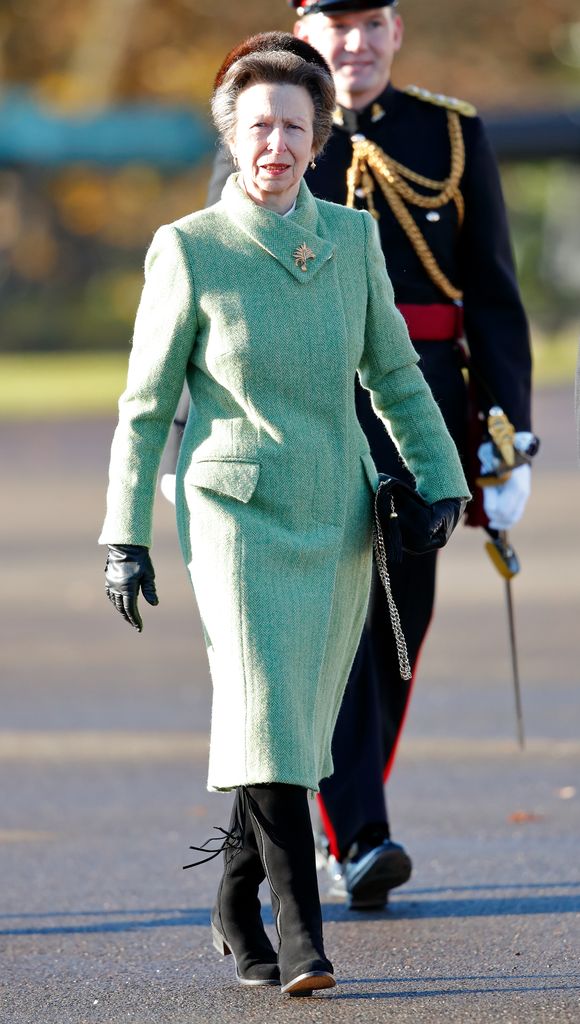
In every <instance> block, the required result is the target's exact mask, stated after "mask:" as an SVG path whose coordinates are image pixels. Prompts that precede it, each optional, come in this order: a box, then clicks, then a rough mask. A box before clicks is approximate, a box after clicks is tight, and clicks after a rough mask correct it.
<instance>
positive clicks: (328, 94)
mask: <svg viewBox="0 0 580 1024" xmlns="http://www.w3.org/2000/svg"><path fill="white" fill-rule="evenodd" d="M264 36H266V37H270V38H271V37H272V36H274V37H282V39H283V41H285V37H286V36H288V39H289V40H292V45H291V46H290V45H289V46H288V47H287V48H286V47H285V48H280V49H264V48H263V47H261V48H260V47H259V46H255V48H252V50H251V51H250V52H248V51H247V49H245V47H244V44H241V45H240V47H237V48H236V49H237V50H238V52H239V51H241V52H242V54H243V55H242V56H240V57H237V58H236V59H235V60H233V61H230V62H229V63H228V59H229V56H230V55H228V57H226V60H225V62H224V65H222V68H221V69H220V72H218V76H217V79H216V83H217V88H216V89H215V91H214V94H213V96H212V101H211V111H212V116H213V120H214V124H215V126H216V128H217V130H218V132H219V134H220V136H221V138H222V140H223V141H224V142H226V143H227V142H231V140H232V139H233V136H234V133H235V128H236V118H237V101H238V97H239V95H240V93H242V92H243V91H244V89H246V88H247V87H248V86H250V85H258V84H260V83H270V84H274V85H298V86H301V87H302V88H303V89H306V91H307V93H308V95H309V96H310V98H311V100H312V104H313V106H314V120H313V149H314V152H315V153H316V154H318V153H320V151H321V150H322V149H323V148H324V146H325V144H326V142H327V140H328V137H329V135H330V133H331V131H332V117H333V114H334V110H335V107H336V93H335V89H334V82H333V80H332V73H331V71H330V68H329V67H328V65H327V64H326V62H325V60H324V58H323V57H322V56H321V55H320V54H319V53H318V51H317V50H315V49H314V48H313V47H311V46H310V45H309V44H308V43H305V42H304V41H302V40H300V41H298V40H297V39H296V38H295V37H294V36H291V35H290V34H289V33H283V32H279V33H278V32H277V33H264ZM260 39H261V37H260V36H256V37H253V39H252V40H251V41H250V40H248V42H258V41H259V40H260ZM276 42H277V40H276V39H275V38H274V39H272V41H271V44H270V45H273V46H276ZM298 42H300V46H301V48H302V49H304V47H307V51H306V53H308V51H312V55H313V56H312V59H305V56H301V55H299V53H298V52H296V50H297V46H296V44H297V43H298ZM234 52H235V51H234ZM224 66H225V67H226V70H225V73H223V70H224Z"/></svg>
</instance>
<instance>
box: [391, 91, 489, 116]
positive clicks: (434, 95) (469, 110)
mask: <svg viewBox="0 0 580 1024" xmlns="http://www.w3.org/2000/svg"><path fill="white" fill-rule="evenodd" d="M403 92H405V93H406V94H407V96H413V97H414V98H415V99H416V100H423V102H424V103H432V104H433V105H434V106H435V107H445V109H446V110H453V111H455V113H456V114H463V116H464V117H475V115H476V114H477V109H476V108H475V107H474V106H473V103H468V102H467V100H458V99H456V98H455V97H454V96H443V94H442V93H440V92H429V90H428V89H421V88H420V87H419V86H418V85H408V86H407V87H406V89H403Z"/></svg>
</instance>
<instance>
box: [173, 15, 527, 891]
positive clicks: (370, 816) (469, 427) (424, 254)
mask: <svg viewBox="0 0 580 1024" xmlns="http://www.w3.org/2000/svg"><path fill="white" fill-rule="evenodd" d="M295 6H296V5H295ZM327 6H329V5H327ZM335 6H336V5H335ZM344 6H345V7H346V6H352V4H350V5H346V4H345V5H344ZM360 6H363V5H360ZM364 6H368V5H364ZM377 6H378V4H377ZM309 9H311V5H310V7H309ZM231 169H232V167H231V163H230V160H229V156H227V155H226V154H225V153H221V154H220V155H219V156H218V158H217V160H216V164H215V167H214V174H213V177H212V181H211V184H210V189H209V196H208V202H210V203H211V202H214V201H216V200H217V199H218V198H219V196H220V194H221V189H222V187H223V184H224V181H225V179H226V177H227V176H228V174H229V173H230V171H231ZM306 180H307V183H308V185H309V187H310V189H311V190H312V192H313V193H314V195H315V196H317V197H319V198H323V199H326V200H330V201H332V202H336V203H340V204H345V203H349V204H350V205H354V206H356V207H359V208H363V209H370V210H371V212H374V214H375V215H376V216H377V218H378V226H379V231H380V237H381V242H382V247H383V251H384V254H385V259H386V264H387V269H388V271H389V275H390V277H391V280H392V282H393V285H394V289H395V297H396V301H397V305H398V306H399V308H400V309H401V311H402V313H403V315H404V317H405V319H406V320H407V324H408V326H409V332H410V335H411V339H412V341H413V343H414V345H415V347H416V349H417V351H418V353H419V355H420V358H421V363H420V365H421V367H422V369H423V372H424V374H425V377H426V379H427V381H428V382H429V384H430V386H431V389H432V391H433V393H434V395H435V397H436V399H437V401H438V403H439V405H440V407H441V410H442V412H443V415H444V418H445V421H446V423H447V426H448V428H449V430H450V432H451V434H452V436H453V438H454V440H455V442H456V444H457V447H458V449H459V451H460V453H461V455H462V457H463V459H464V461H465V463H466V465H467V463H468V461H469V456H468V451H469V449H470V447H471V448H472V449H473V450H475V447H476V444H475V442H477V441H479V440H480V439H481V437H480V436H479V437H478V436H472V437H471V442H472V443H471V446H470V434H471V435H473V429H474V423H475V425H476V433H479V435H481V434H482V433H483V425H482V424H480V426H479V427H477V421H476V420H474V415H473V414H474V411H475V412H477V411H478V410H479V411H480V414H482V413H483V414H484V413H486V412H487V410H488V408H489V406H490V404H492V403H497V404H499V405H501V406H502V407H503V409H504V410H505V412H506V413H507V415H508V416H509V418H510V420H511V422H512V423H513V424H514V425H515V427H516V429H517V430H520V431H521V430H528V429H529V426H530V386H531V385H530V376H531V360H530V349H529V339H528V328H527V322H526V317H525V314H524V311H523V308H522V304H521V301H520V297H519V293H518V288H517V284H516V279H515V272H514V267H513V261H512V256H511V250H510V242H509V235H508V227H507V220H506V213H505V208H504V202H503V198H502V193H501V187H500V182H499V176H498V171H497V166H496V161H495V158H494V156H493V153H492V151H491V148H490V145H489V143H488V141H487V138H486V135H485V131H484V128H483V125H482V123H481V121H480V119H479V118H478V117H477V116H476V114H475V111H474V110H473V109H472V108H470V107H469V105H467V104H461V103H459V102H458V101H453V100H449V99H446V98H444V97H437V96H432V95H431V94H428V93H425V92H423V91H422V90H417V89H411V90H409V91H401V90H399V89H396V88H394V87H393V86H392V85H389V86H388V87H387V88H386V90H385V91H384V92H383V93H382V94H381V95H380V96H378V97H377V98H376V99H375V101H374V102H373V103H371V104H370V105H369V106H368V107H367V108H366V109H365V110H363V111H360V112H355V111H353V110H349V109H343V108H338V109H337V112H336V116H335V127H334V131H333V133H332V136H331V138H330V141H329V143H328V145H327V147H326V149H325V151H324V154H323V155H322V156H321V157H320V158H318V161H317V166H316V168H315V169H313V170H309V171H308V172H307V175H306ZM463 331H464V333H465V338H466V339H467V342H468V345H469V349H470V353H471V386H470V387H468V385H467V383H466V380H465V376H464V373H463V359H464V355H463V345H462V344H460V343H459V340H458V339H459V338H460V337H462V335H463ZM355 387H356V399H357V410H358V415H359V419H360V422H361V424H362V426H363V429H364V430H365V433H366V435H367V437H368V439H369V442H370V445H371V450H372V454H373V457H374V460H375V463H376V465H377V467H378V469H379V471H383V472H389V473H392V474H394V475H397V476H400V477H405V476H408V473H407V470H406V468H405V466H404V465H403V463H402V461H401V459H400V457H399V455H398V453H397V450H396V448H395V446H394V444H393V443H392V441H391V439H390V437H389V436H388V435H387V433H386V432H385V430H384V428H383V426H382V424H381V423H380V421H379V420H378V419H377V417H376V416H375V414H374V412H373V410H372V408H371V405H370V400H369V397H368V394H367V393H366V392H365V391H364V390H363V389H362V387H361V386H360V384H359V382H358V381H357V382H356V383H355ZM470 403H471V411H470ZM178 417H179V413H178ZM475 521H477V519H475ZM435 571H436V556H435V555H424V556H420V557H413V556H411V555H405V556H404V558H403V562H402V564H401V565H400V566H395V567H393V569H392V573H391V576H392V585H393V593H394V596H395V600H396V603H397V606H398V609H399V613H400V617H401V621H402V625H403V630H404V633H405V637H406V640H407V647H408V650H409V656H410V661H411V666H412V669H413V678H414V676H415V674H416V670H417V665H418V660H419V654H420V650H421V646H422V643H423V640H424V638H425V635H426V632H427V629H428V626H429V622H430V619H431V616H432V613H433V603H434V594H435ZM412 682H413V679H412V680H411V682H410V683H408V682H404V681H403V680H402V679H401V677H400V673H399V667H398V660H397V653H396V649H395V644H394V640H393V635H392V632H391V627H390V624H389V616H388V612H387V608H386V602H385V597H384V592H383V590H382V587H381V585H380V583H379V581H378V578H377V579H375V581H374V585H373V589H372V594H371V601H370V606H369V611H368V617H367V623H366V626H365V630H364V632H363V636H362V639H361V644H360V647H359V650H358V653H357V657H356V659H355V663H354V665H353V668H352V671H351V675H350V679H349V684H348V687H347V691H346V695H345V699H344V702H343V705H342V709H341V713H340V715H339V719H338V723H337V727H336V731H335V734H334V740H333V747H332V750H333V759H334V768H335V770H334V774H333V776H332V777H331V778H330V779H327V780H324V781H323V782H322V784H321V793H320V797H319V801H320V810H321V815H322V819H323V823H324V827H325V830H326V833H327V836H328V839H329V844H330V850H331V852H332V853H333V854H334V855H335V856H336V857H338V858H340V859H342V858H344V857H345V855H346V854H347V852H348V850H349V847H350V845H351V843H353V841H354V840H355V839H356V838H357V836H358V837H360V836H361V835H364V834H365V833H370V832H372V831H377V830H378V834H379V836H380V835H384V836H388V834H389V826H388V820H387V812H386V806H385V797H384V786H383V782H384V780H386V778H387V777H388V775H389V771H390V768H391V766H392V763H393V760H394V756H395V753H396V747H397V742H398V739H399V736H400V732H401V728H402V724H403V721H404V717H405V712H406V709H407V706H408V700H409V696H410V692H411V687H412ZM371 845H372V843H371ZM408 870H410V862H409V868H408V869H407V871H406V873H405V870H403V872H402V874H400V876H399V877H398V878H395V877H394V878H393V880H392V884H400V882H401V881H404V880H405V877H407V875H408ZM395 875H396V869H395ZM390 887H391V884H387V885H386V886H385V888H387V889H388V888H390ZM383 901H384V900H383Z"/></svg>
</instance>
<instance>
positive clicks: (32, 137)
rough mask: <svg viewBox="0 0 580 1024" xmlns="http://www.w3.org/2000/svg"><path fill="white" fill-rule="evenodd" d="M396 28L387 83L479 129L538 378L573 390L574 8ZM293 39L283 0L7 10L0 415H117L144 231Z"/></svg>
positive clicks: (485, 7)
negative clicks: (236, 72) (232, 92)
mask: <svg viewBox="0 0 580 1024" xmlns="http://www.w3.org/2000/svg"><path fill="white" fill-rule="evenodd" d="M401 12H402V14H403V16H404V19H405V23H406V27H407V40H406V45H405V46H404V48H403V51H402V53H401V54H400V55H399V57H398V59H397V62H396V66H395V75H394V79H395V84H397V85H400V86H404V85H406V84H409V83H416V84H418V85H421V86H424V87H426V88H430V89H432V90H434V91H440V92H444V93H448V94H450V95H456V96H460V97H462V98H465V99H469V100H471V101H472V102H474V103H475V104H476V105H477V106H478V108H479V109H480V111H481V112H482V113H483V114H484V116H485V117H486V119H487V122H488V125H489V129H490V132H491V135H492V139H493V142H494V145H495V147H496V150H497V152H498V155H499V157H500V161H501V167H502V175H503V182H504V187H505V191H506V197H507V201H508V206H509V213H510V218H511V223H512V229H513V239H514V246H515V250H516V258H517V265H518V270H519V276H520V280H521V284H522V289H523V293H524V299H525V303H526V307H527V309H528V312H529V314H530V317H531V320H532V325H533V334H534V346H535V349H536V362H537V369H538V374H539V379H541V380H542V381H543V380H549V381H554V380H555V381H558V382H561V381H563V380H566V379H567V378H568V377H569V376H570V373H571V368H572V363H573V360H574V357H575V348H576V339H577V336H578V332H579V322H580V305H579V302H578V297H579V295H580V12H579V9H578V4H577V0H535V2H534V3H533V4H531V3H530V2H529V0H501V2H500V0H472V2H470V3H469V4H465V2H464V0H440V2H439V3H437V4H424V3H418V2H417V0H404V2H402V3H401ZM291 24H292V12H291V11H290V9H289V8H288V7H287V5H286V3H285V2H284V0H276V2H274V3H273V2H272V0H246V2H244V3H243V4H235V3H232V2H230V0H213V2H212V3H211V4H206V3H202V2H201V0H83V2H79V0H4V2H3V4H2V6H1V8H0V79H1V82H2V90H1V94H0V310H1V324H2V327H1V331H0V361H1V362H0V366H1V374H0V409H1V410H3V411H4V415H10V416H14V415H24V416H29V415H30V414H40V415H44V414H46V413H50V412H56V413H59V412H67V411H70V412H71V413H76V412H78V411H79V410H82V411H84V412H86V413H88V412H91V411H94V412H106V411H108V410H111V409H113V407H114V402H115V399H116V396H117V394H118V392H119V390H120V388H121V387H122V381H123V375H124V369H125V362H126V354H127V350H128V347H129V343H130V337H131V330H132V321H133V317H134V312H135V308H136V304H137V301H138V296H139V292H140V288H141V282H142V263H143V256H144V253H145V251H146V248H147V246H148V243H149V241H150V239H151V236H152V233H153V231H154V230H155V228H156V227H157V226H158V225H159V224H160V223H163V222H166V221H170V220H173V219H174V218H176V217H180V216H183V215H184V214H186V213H188V212H190V211H191V210H193V209H196V208H199V207H200V206H203V204H204V199H205V190H206V182H207V178H208V173H209V168H210V165H211V161H212V155H213V151H214V145H215V140H214V136H213V133H212V130H211V128H210V126H209V120H208V96H209V93H210V90H211V83H212V79H213V75H214V73H215V70H216V68H217V67H218V66H219V64H220V62H221V60H222V58H223V55H224V54H225V52H226V51H227V49H228V48H229V47H230V46H231V45H232V44H233V43H235V42H237V41H238V40H239V39H240V38H242V37H244V36H245V35H247V34H249V33H251V32H254V31H259V30H265V29H271V28H279V27H282V28H290V26H291ZM96 354H98V357H99V358H98V359H95V355H96ZM87 366H88V367H90V380H88V379H87V374H86V368H87ZM47 374H48V375H49V379H50V380H51V388H50V389H47V388H46V386H45V384H46V380H47V377H46V375H47ZM83 382H84V383H83ZM0 415H1V412H0Z"/></svg>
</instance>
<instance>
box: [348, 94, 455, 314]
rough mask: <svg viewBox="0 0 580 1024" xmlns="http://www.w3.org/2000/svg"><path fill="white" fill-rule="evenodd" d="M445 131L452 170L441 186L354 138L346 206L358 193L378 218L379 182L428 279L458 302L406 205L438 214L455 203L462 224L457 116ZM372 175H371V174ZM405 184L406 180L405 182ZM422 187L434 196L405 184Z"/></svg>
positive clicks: (451, 115)
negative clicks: (437, 210)
mask: <svg viewBox="0 0 580 1024" xmlns="http://www.w3.org/2000/svg"><path fill="white" fill-rule="evenodd" d="M447 126H448V130H449V140H450V143H451V169H450V172H449V177H448V178H446V179H445V181H435V180H434V179H433V178H426V177H425V176H424V175H422V174H417V172H416V171H412V170H410V168H408V167H404V166H403V164H400V163H398V162H397V161H396V160H393V159H392V158H391V157H390V156H387V154H386V153H384V152H383V150H382V149H381V148H380V146H377V145H376V144H375V143H374V142H369V140H368V139H366V138H364V136H357V135H354V136H353V138H352V146H353V159H352V164H351V166H350V167H349V169H348V171H347V176H346V180H347V187H348V192H347V200H346V205H347V206H351V207H352V206H354V198H355V192H356V190H357V189H358V188H362V190H363V192H364V195H365V199H366V203H367V206H368V209H369V212H370V213H372V215H373V217H375V218H377V219H378V216H379V215H378V213H377V210H376V207H375V203H374V196H373V193H374V190H375V182H374V180H373V176H374V179H375V180H376V181H377V183H378V185H379V188H380V189H381V192H382V193H383V195H384V197H385V199H386V200H387V202H388V204H389V206H390V208H391V210H392V211H393V214H394V216H395V217H396V219H397V221H398V222H399V224H400V225H401V227H402V229H403V231H404V232H405V234H406V235H407V238H408V239H409V241H410V242H411V245H412V246H413V249H414V250H415V252H416V253H417V256H418V257H419V259H420V260H421V263H422V264H423V266H424V268H425V270H426V271H427V274H428V275H429V277H430V278H431V280H432V281H433V282H434V283H435V284H436V285H437V287H438V288H439V289H440V290H441V291H442V292H443V294H444V295H446V296H447V298H449V299H452V300H453V301H454V302H459V301H461V299H462V298H463V292H461V291H460V290H459V289H458V288H455V287H454V285H452V283H451V281H450V280H449V278H448V277H446V275H445V274H444V273H443V271H442V270H441V268H440V267H439V265H438V263H437V261H436V259H435V257H434V255H433V253H432V252H431V249H430V248H429V245H428V244H427V242H426V240H425V238H424V236H423V234H422V232H421V230H420V229H419V227H418V225H417V223H416V221H415V219H414V218H413V217H412V215H411V214H410V213H409V211H408V209H407V206H406V203H409V204H411V205H412V206H418V207H420V208H421V209H423V210H436V209H438V208H439V207H441V206H445V204H446V203H449V202H454V203H455V205H456V207H457V216H458V220H459V225H460V226H461V224H462V223H463V216H464V209H465V207H464V202H463V196H462V195H461V192H460V190H459V182H460V181H461V176H462V174H463V169H464V167H465V147H464V144H463V132H462V130H461V122H460V120H459V116H458V114H456V113H455V111H452V110H448V111H447ZM371 172H372V173H371ZM405 179H406V180H405ZM408 182H413V184H414V185H422V186H423V187H424V188H428V189H431V191H432V192H436V193H437V194H436V195H433V196H426V195H423V194H422V193H420V192H417V191H416V190H415V189H414V188H411V186H410V185H409V184H408Z"/></svg>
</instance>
